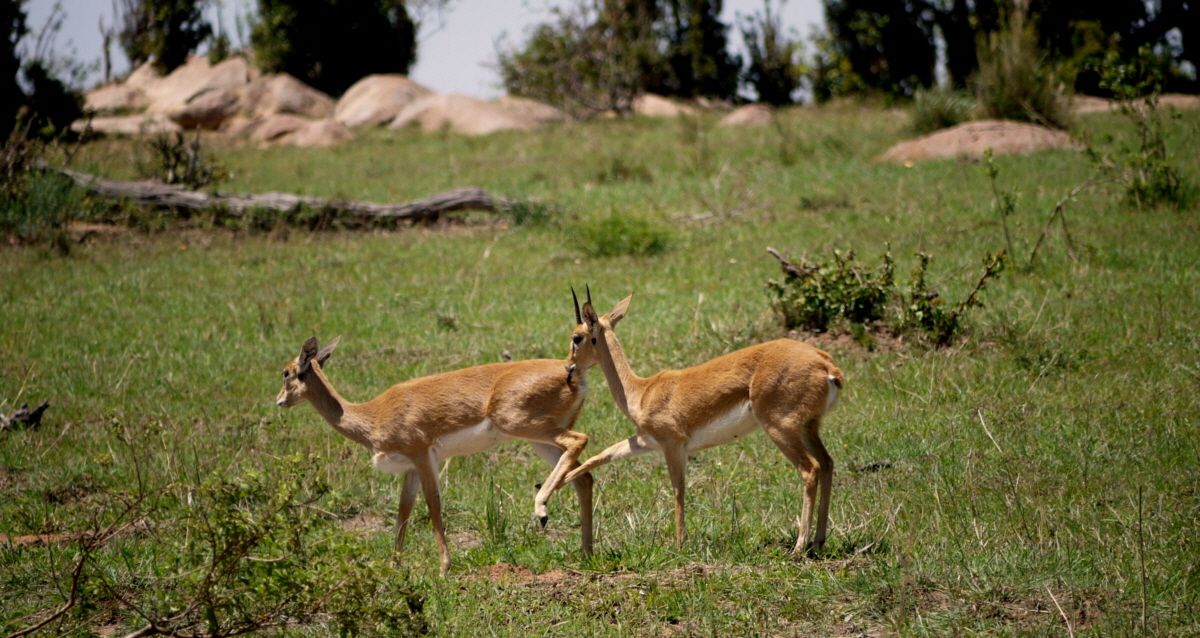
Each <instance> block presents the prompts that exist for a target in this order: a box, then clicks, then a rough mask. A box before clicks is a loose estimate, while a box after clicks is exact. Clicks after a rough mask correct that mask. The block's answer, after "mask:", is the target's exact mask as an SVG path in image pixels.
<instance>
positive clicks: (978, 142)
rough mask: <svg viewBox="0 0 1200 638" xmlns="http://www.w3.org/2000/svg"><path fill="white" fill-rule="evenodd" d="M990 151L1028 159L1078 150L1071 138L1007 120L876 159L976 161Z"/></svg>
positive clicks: (911, 144)
mask: <svg viewBox="0 0 1200 638" xmlns="http://www.w3.org/2000/svg"><path fill="white" fill-rule="evenodd" d="M988 148H991V149H992V152H993V153H994V154H996V155H1028V154H1030V153H1037V152H1039V151H1045V150H1050V149H1055V148H1066V149H1072V150H1078V149H1079V145H1078V144H1076V143H1075V142H1074V141H1073V140H1072V139H1071V136H1070V135H1067V134H1066V133H1064V132H1063V131H1055V130H1053V129H1048V128H1046V127H1044V126H1038V125H1036V124H1026V123H1023V122H1009V121H1006V120H982V121H979V122H967V123H965V124H959V125H958V126H955V127H953V128H948V129H944V130H941V131H938V132H936V133H933V134H932V135H927V136H925V137H922V138H919V139H915V140H909V141H907V142H900V143H899V144H897V145H895V146H893V147H892V148H890V149H888V151H887V152H886V153H884V154H883V155H881V156H880V157H879V159H880V160H881V161H884V162H895V163H910V162H922V161H925V160H935V159H978V158H980V157H982V156H983V152H984V150H986V149H988Z"/></svg>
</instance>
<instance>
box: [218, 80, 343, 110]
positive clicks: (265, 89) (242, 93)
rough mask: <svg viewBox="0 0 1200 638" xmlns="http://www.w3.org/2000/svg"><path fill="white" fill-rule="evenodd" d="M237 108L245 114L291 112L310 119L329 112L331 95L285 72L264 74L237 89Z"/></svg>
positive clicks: (332, 102)
mask: <svg viewBox="0 0 1200 638" xmlns="http://www.w3.org/2000/svg"><path fill="white" fill-rule="evenodd" d="M238 98H239V101H238V108H239V111H240V113H241V114H242V115H245V116H247V117H252V118H256V117H265V116H267V115H275V114H277V113H294V114H296V115H303V116H305V117H312V118H327V117H330V116H332V115H333V109H334V106H335V104H336V102H334V100H333V98H331V97H329V96H328V95H326V94H324V93H322V92H321V91H318V90H316V89H314V88H312V87H311V86H308V85H307V84H305V83H303V82H301V81H300V80H297V79H296V78H295V77H293V76H291V75H288V74H287V73H277V74H274V75H264V76H262V77H260V78H257V79H255V80H253V81H251V82H250V83H249V84H246V85H245V86H242V87H241V88H240V89H239V90H238Z"/></svg>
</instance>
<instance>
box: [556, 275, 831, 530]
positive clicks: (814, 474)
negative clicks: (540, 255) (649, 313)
mask: <svg viewBox="0 0 1200 638" xmlns="http://www.w3.org/2000/svg"><path fill="white" fill-rule="evenodd" d="M632 299H633V295H630V296H628V297H626V298H625V299H624V300H623V301H621V303H618V304H617V305H616V307H614V308H613V309H612V310H611V311H609V312H608V314H606V315H604V316H603V317H601V316H597V314H596V310H595V309H594V308H593V307H592V295H591V291H590V290H589V291H588V295H587V302H586V303H585V304H584V306H583V313H582V316H581V317H580V319H579V324H578V325H577V326H576V327H575V331H574V333H573V334H572V336H571V340H572V343H573V344H578V343H590V344H592V345H593V346H594V350H595V352H594V353H588V354H589V355H591V356H595V357H596V358H597V359H598V361H597V362H598V363H599V365H600V368H601V369H602V370H603V371H604V377H605V378H606V379H607V380H608V388H609V390H610V391H611V392H612V395H613V399H614V400H615V401H616V403H617V406H618V407H619V408H620V409H621V411H622V412H624V413H625V416H627V417H629V419H630V420H631V421H633V423H634V425H636V426H637V434H635V435H633V436H631V437H629V438H628V439H626V440H624V441H621V442H620V443H617V444H615V445H613V446H611V447H609V448H608V449H606V450H604V451H603V452H601V453H600V454H597V455H596V456H593V457H592V458H590V459H588V460H587V461H586V462H584V463H583V464H582V465H580V466H579V467H578V468H576V469H574V470H572V471H571V473H569V474H567V476H566V480H567V481H570V480H572V479H574V478H576V477H580V476H583V475H584V474H585V473H587V472H589V471H590V470H592V469H595V468H597V467H599V466H601V465H604V464H606V463H610V462H612V461H619V460H621V459H627V458H630V457H634V456H639V455H642V454H645V453H647V452H649V451H651V450H661V451H662V453H663V455H664V456H665V457H666V461H667V472H668V474H669V475H670V477H671V485H672V487H673V488H674V490H675V542H676V543H678V544H682V543H683V537H684V516H683V511H684V488H685V480H684V479H685V477H684V472H685V470H686V468H687V459H688V456H689V455H690V454H692V453H694V452H696V451H698V450H703V449H706V448H710V447H716V446H718V445H723V444H725V443H729V442H730V441H733V440H734V439H737V438H740V437H742V436H745V435H747V434H750V433H751V432H753V431H755V430H757V429H758V428H760V427H761V428H762V429H763V430H765V431H766V433H767V436H768V437H770V438H771V441H772V442H773V443H775V445H776V446H777V447H778V448H779V449H780V450H781V451H782V452H783V454H784V456H786V457H787V458H788V460H789V461H791V462H792V464H793V465H795V466H796V467H797V468H798V469H799V470H800V473H801V475H802V476H803V478H804V509H803V512H802V513H801V517H800V534H799V537H798V538H797V539H796V547H795V549H794V551H797V552H798V551H800V550H801V549H802V548H807V549H809V550H812V551H819V550H820V549H821V547H822V546H823V545H824V543H825V530H826V527H827V525H828V522H829V496H830V488H831V486H832V479H833V459H832V458H830V456H829V453H828V452H827V451H826V450H825V445H824V444H822V443H821V418H822V417H823V416H824V415H825V414H826V413H827V412H829V410H830V409H832V408H833V406H834V404H835V403H836V402H837V398H838V393H839V391H840V390H841V389H842V384H843V383H844V381H845V377H844V376H843V374H842V371H841V370H839V369H838V368H837V367H836V366H834V365H833V358H832V357H830V356H829V354H828V353H826V352H824V351H823V350H818V349H817V348H814V347H812V346H810V345H808V344H805V343H801V342H799V341H793V340H790V339H780V340H778V341H771V342H768V343H762V344H759V345H755V346H750V347H748V348H743V349H741V350H738V351H736V352H731V353H729V354H727V355H724V356H721V357H717V358H716V359H713V360H712V361H709V362H707V363H702V364H700V365H698V366H695V367H692V368H687V369H684V370H667V371H663V372H659V373H658V374H656V375H654V376H651V377H646V378H641V377H639V376H637V375H636V374H634V372H633V369H632V368H630V366H629V362H628V361H627V360H626V359H625V351H624V350H623V349H622V348H621V342H620V341H618V340H617V334H616V332H614V331H613V328H615V327H616V325H617V323H619V322H620V321H621V320H622V319H624V318H625V313H626V312H627V311H628V310H629V302H630V301H631V300H632ZM574 352H575V350H572V353H574ZM568 361H570V359H568ZM818 488H819V489H820V492H821V501H820V507H819V509H818V512H817V530H816V534H815V535H814V534H812V515H813V505H814V502H815V501H816V497H817V490H818Z"/></svg>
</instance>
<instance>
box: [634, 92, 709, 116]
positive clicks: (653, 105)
mask: <svg viewBox="0 0 1200 638" xmlns="http://www.w3.org/2000/svg"><path fill="white" fill-rule="evenodd" d="M633 112H634V113H636V114H637V115H645V116H647V117H679V116H680V115H695V114H696V109H694V108H692V107H690V106H688V105H686V104H677V103H675V102H672V101H671V100H669V99H667V98H665V97H663V96H661V95H655V94H653V93H645V94H642V95H639V96H637V97H636V98H634V100H633Z"/></svg>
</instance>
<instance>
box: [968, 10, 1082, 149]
mask: <svg viewBox="0 0 1200 638" xmlns="http://www.w3.org/2000/svg"><path fill="white" fill-rule="evenodd" d="M978 49H979V70H978V71H976V73H975V75H974V76H972V78H971V82H970V84H971V87H972V89H973V91H974V93H975V100H976V102H977V104H978V105H979V114H980V115H981V116H983V117H984V118H989V119H999V120H1016V121H1020V122H1033V123H1035V124H1041V125H1043V126H1049V127H1052V128H1059V129H1066V128H1067V127H1068V124H1069V123H1070V108H1069V106H1068V104H1067V103H1066V102H1065V101H1064V100H1062V99H1061V98H1062V97H1063V96H1062V95H1060V91H1059V86H1060V85H1061V84H1062V83H1061V82H1060V80H1059V77H1058V73H1057V72H1056V71H1055V69H1054V67H1053V66H1052V65H1051V63H1050V61H1049V59H1048V58H1047V56H1046V54H1045V53H1044V52H1042V51H1041V49H1040V48H1039V47H1038V44H1037V35H1036V33H1035V32H1034V29H1033V25H1031V24H1029V23H1028V20H1027V18H1026V15H1025V12H1024V11H1023V10H1021V9H1019V8H1016V9H1014V10H1013V11H1012V13H1010V14H1009V15H1008V17H1007V19H1005V20H1004V21H1003V22H1002V26H1001V29H1000V30H999V31H996V32H993V33H989V34H987V35H986V36H984V37H982V38H980V40H979V44H978Z"/></svg>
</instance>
